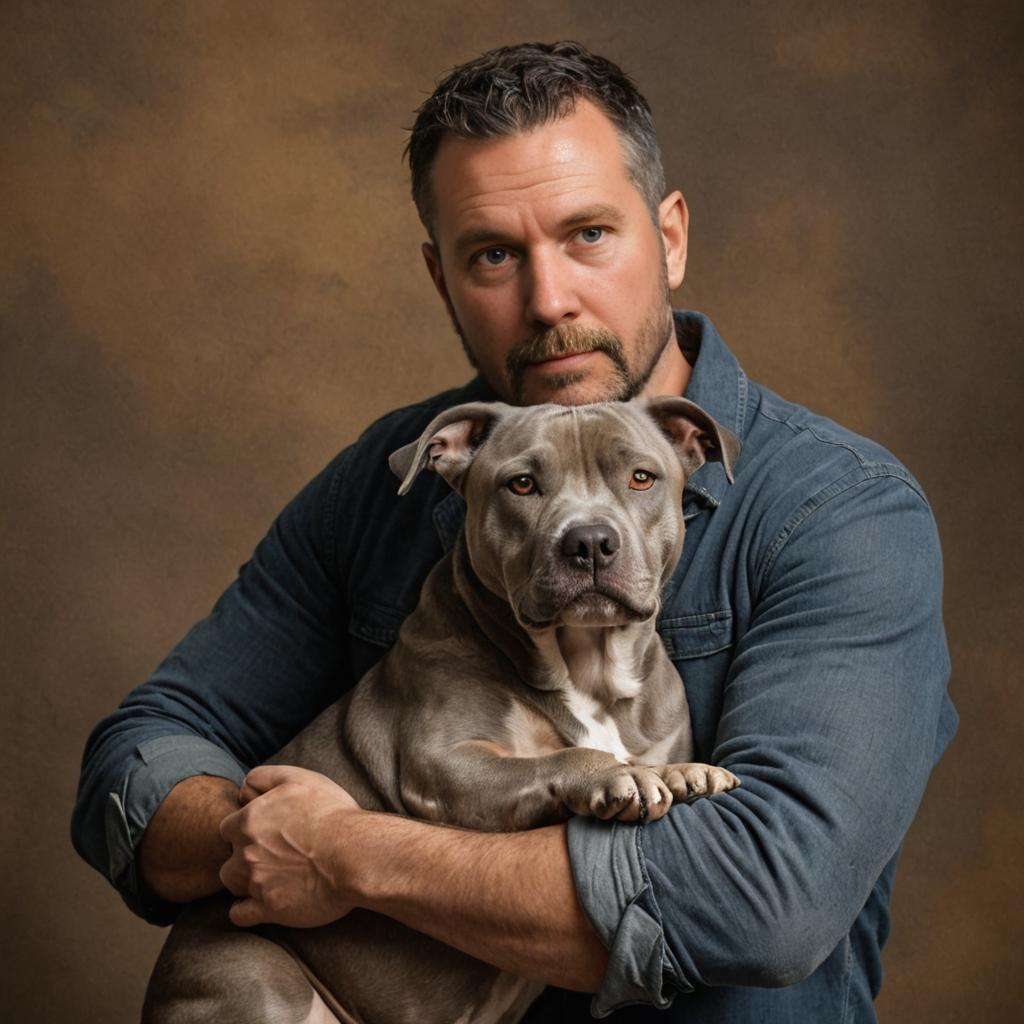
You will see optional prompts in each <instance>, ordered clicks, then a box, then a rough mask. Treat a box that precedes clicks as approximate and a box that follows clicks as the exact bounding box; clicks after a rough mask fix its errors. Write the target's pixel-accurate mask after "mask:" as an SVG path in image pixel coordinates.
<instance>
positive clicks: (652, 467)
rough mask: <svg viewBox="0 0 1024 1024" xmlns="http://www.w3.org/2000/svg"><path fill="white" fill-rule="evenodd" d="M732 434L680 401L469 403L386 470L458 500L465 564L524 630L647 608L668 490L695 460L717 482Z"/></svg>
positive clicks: (669, 525) (663, 546) (728, 459)
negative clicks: (707, 466)
mask: <svg viewBox="0 0 1024 1024" xmlns="http://www.w3.org/2000/svg"><path fill="white" fill-rule="evenodd" d="M738 454H739V441H738V440H737V439H736V437H735V436H734V435H733V434H731V433H730V432H729V431H728V430H726V429H725V428H724V427H721V426H719V425H718V424H717V423H716V422H715V421H714V420H713V419H712V418H711V417H710V416H709V415H708V414H707V413H706V412H704V410H703V409H701V408H700V407H699V406H697V405H695V404H694V403H693V402H690V401H687V400H686V399H684V398H656V399H637V400H635V401H633V402H625V403H623V402H603V403H600V404H596V405H583V406H561V405H540V406H529V407H525V408H519V407H513V406H509V405H503V404H501V403H483V402H476V403H471V404H467V405H460V406H456V407H455V408H453V409H449V410H447V411H446V412H443V413H441V414H440V415H439V416H437V417H436V418H435V419H434V420H433V421H432V422H431V423H430V424H429V425H428V426H427V428H426V429H425V430H424V432H423V434H422V435H421V436H420V438H419V439H418V440H417V441H414V442H413V443H412V444H409V445H406V446H405V447H404V448H401V449H399V450H398V451H396V452H395V453H394V454H393V455H392V456H391V459H390V465H391V468H392V469H393V470H394V472H395V473H396V474H397V475H398V476H399V477H400V478H401V479H402V484H401V487H400V488H399V493H400V494H404V493H405V492H406V491H407V490H408V489H409V487H410V486H411V484H412V482H413V480H414V479H415V477H416V475H417V474H418V473H419V472H420V470H421V469H424V468H427V469H431V470H433V471H434V472H436V473H440V474H441V475H442V476H443V477H444V478H445V479H446V480H447V481H448V482H449V483H450V484H451V485H452V487H454V488H455V489H456V490H457V491H459V492H460V493H461V494H462V496H463V497H464V498H465V499H466V507H467V511H466V542H467V546H468V549H469V557H470V561H471V563H472V566H473V569H474V571H475V572H476V574H477V575H478V576H479V577H480V579H481V581H482V582H483V583H484V585H485V586H487V587H488V588H489V589H490V590H491V591H493V592H494V593H495V594H497V595H498V596H500V597H501V598H503V599H504V600H506V601H508V603H509V605H510V606H511V607H512V610H513V612H514V614H515V616H516V619H517V620H518V621H519V622H520V624H521V625H522V626H524V627H525V628H527V629H544V628H548V627H550V626H553V625H590V626H610V625H619V624H624V623H628V622H636V621H640V620H643V619H647V618H650V617H652V616H653V615H655V614H656V613H657V610H658V599H659V595H660V592H661V588H662V586H663V585H664V583H665V582H666V580H667V579H668V577H669V576H670V575H671V573H672V570H673V568H674V567H675V564H676V562H677V561H678V559H679V554H680V551H681V550H682V544H683V511H682V490H683V486H684V484H685V482H686V479H687V477H688V476H690V475H691V474H692V473H694V472H695V471H696V470H697V469H699V468H700V466H702V465H703V464H704V463H705V462H708V461H719V462H721V463H722V465H723V467H724V469H725V472H726V474H727V475H728V477H729V479H730V480H731V479H732V467H733V465H734V463H735V460H736V458H737V456H738Z"/></svg>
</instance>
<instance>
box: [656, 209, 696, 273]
mask: <svg viewBox="0 0 1024 1024" xmlns="http://www.w3.org/2000/svg"><path fill="white" fill-rule="evenodd" d="M658 227H659V229H660V231H661V244H662V245H663V247H664V249H665V269H666V272H667V275H668V286H669V288H671V289H672V290H675V289H676V288H678V287H679V286H680V285H681V284H682V283H683V276H684V275H685V273H686V244H687V240H688V238H689V233H690V211H689V210H688V209H687V206H686V200H685V199H684V198H683V193H682V192H678V191H676V192H670V193H669V194H668V195H667V196H665V198H664V199H663V200H662V201H661V205H660V206H659V207H658Z"/></svg>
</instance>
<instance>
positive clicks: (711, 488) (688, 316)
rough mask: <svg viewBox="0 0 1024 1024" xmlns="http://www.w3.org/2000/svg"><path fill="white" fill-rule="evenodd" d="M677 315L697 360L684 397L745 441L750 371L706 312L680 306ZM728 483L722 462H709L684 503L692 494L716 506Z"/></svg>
mask: <svg viewBox="0 0 1024 1024" xmlns="http://www.w3.org/2000/svg"><path fill="white" fill-rule="evenodd" d="M673 315H674V317H675V323H676V338H677V339H678V341H679V347H680V348H681V349H682V350H683V353H684V355H687V356H688V358H689V359H690V360H693V369H692V370H691V372H690V382H689V383H688V384H687V385H686V391H684V392H683V395H684V397H686V398H688V399H690V401H691V402H696V403H697V405H699V406H700V407H701V408H702V409H703V410H704V411H705V412H707V413H709V414H710V415H711V416H713V417H714V418H715V420H717V421H718V422H719V423H720V424H721V425H722V426H723V427H727V428H728V429H729V430H731V431H732V432H733V433H734V434H735V435H736V436H737V437H738V438H739V439H740V440H741V441H742V440H743V433H744V423H745V421H746V417H747V400H748V397H749V392H750V382H749V381H748V380H747V375H746V374H745V373H744V372H743V370H742V369H741V368H740V364H739V363H738V362H736V357H735V356H734V355H733V354H732V353H731V352H730V351H729V349H728V348H727V347H726V344H725V342H724V341H722V338H721V336H720V335H719V333H718V331H716V330H715V325H714V324H713V323H712V322H711V321H710V320H709V319H708V318H707V317H706V316H705V315H704V314H703V313H694V312H690V311H689V310H678V311H676V312H675V313H674V314H673ZM694 352H696V359H694V355H693V353H694ZM734 475H735V470H734ZM728 486H729V481H728V479H727V477H726V475H725V470H724V469H723V468H722V464H721V463H720V462H707V463H705V464H704V465H703V466H701V467H700V469H698V470H697V472H696V473H694V474H693V476H691V477H690V479H689V480H687V481H686V490H685V493H684V503H688V502H687V501H686V499H687V498H692V499H693V500H694V501H696V502H698V503H699V504H701V505H705V506H707V507H711V508H715V507H717V505H718V503H719V502H720V501H721V500H722V495H723V494H724V493H725V489H726V488H727V487H728Z"/></svg>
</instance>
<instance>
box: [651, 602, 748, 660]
mask: <svg viewBox="0 0 1024 1024" xmlns="http://www.w3.org/2000/svg"><path fill="white" fill-rule="evenodd" d="M658 633H659V635H660V636H661V640H662V643H663V644H664V645H665V650H666V652H667V653H668V656H669V657H670V658H672V659H673V660H681V659H684V658H704V657H706V656H707V655H709V654H715V653H717V652H718V651H724V650H725V649H726V648H727V647H731V646H732V645H733V639H734V638H733V621H732V612H731V611H729V610H728V609H726V610H724V611H718V612H702V613H699V614H696V615H680V616H675V617H673V618H666V619H661V620H659V622H658Z"/></svg>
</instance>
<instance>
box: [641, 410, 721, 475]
mask: <svg viewBox="0 0 1024 1024" xmlns="http://www.w3.org/2000/svg"><path fill="white" fill-rule="evenodd" d="M647 413H648V415H649V416H651V417H652V418H653V419H654V422H655V423H657V424H658V426H659V427H660V428H661V432H662V433H663V434H664V435H665V437H667V438H668V442H669V444H671V445H672V447H673V448H675V450H676V454H677V455H678V456H679V461H680V462H681V463H682V464H683V469H684V470H685V471H686V475H687V476H690V475H691V474H693V473H695V472H696V471H697V470H698V469H700V467H701V466H703V465H704V463H705V462H720V463H721V464H722V468H723V469H724V470H725V475H726V476H727V477H728V479H729V483H733V476H732V468H733V466H734V465H735V464H736V460H737V459H738V458H739V454H740V440H739V438H738V437H737V436H736V435H735V434H734V433H733V432H732V431H731V430H726V428H725V427H723V426H722V425H721V424H720V423H716V422H715V420H713V419H712V418H711V416H709V415H708V414H707V413H706V412H705V411H704V410H703V409H702V408H701V407H700V406H699V405H697V404H696V403H695V402H691V401H690V400H689V399H687V398H672V397H668V398H652V399H650V400H649V401H648V402H647Z"/></svg>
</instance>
